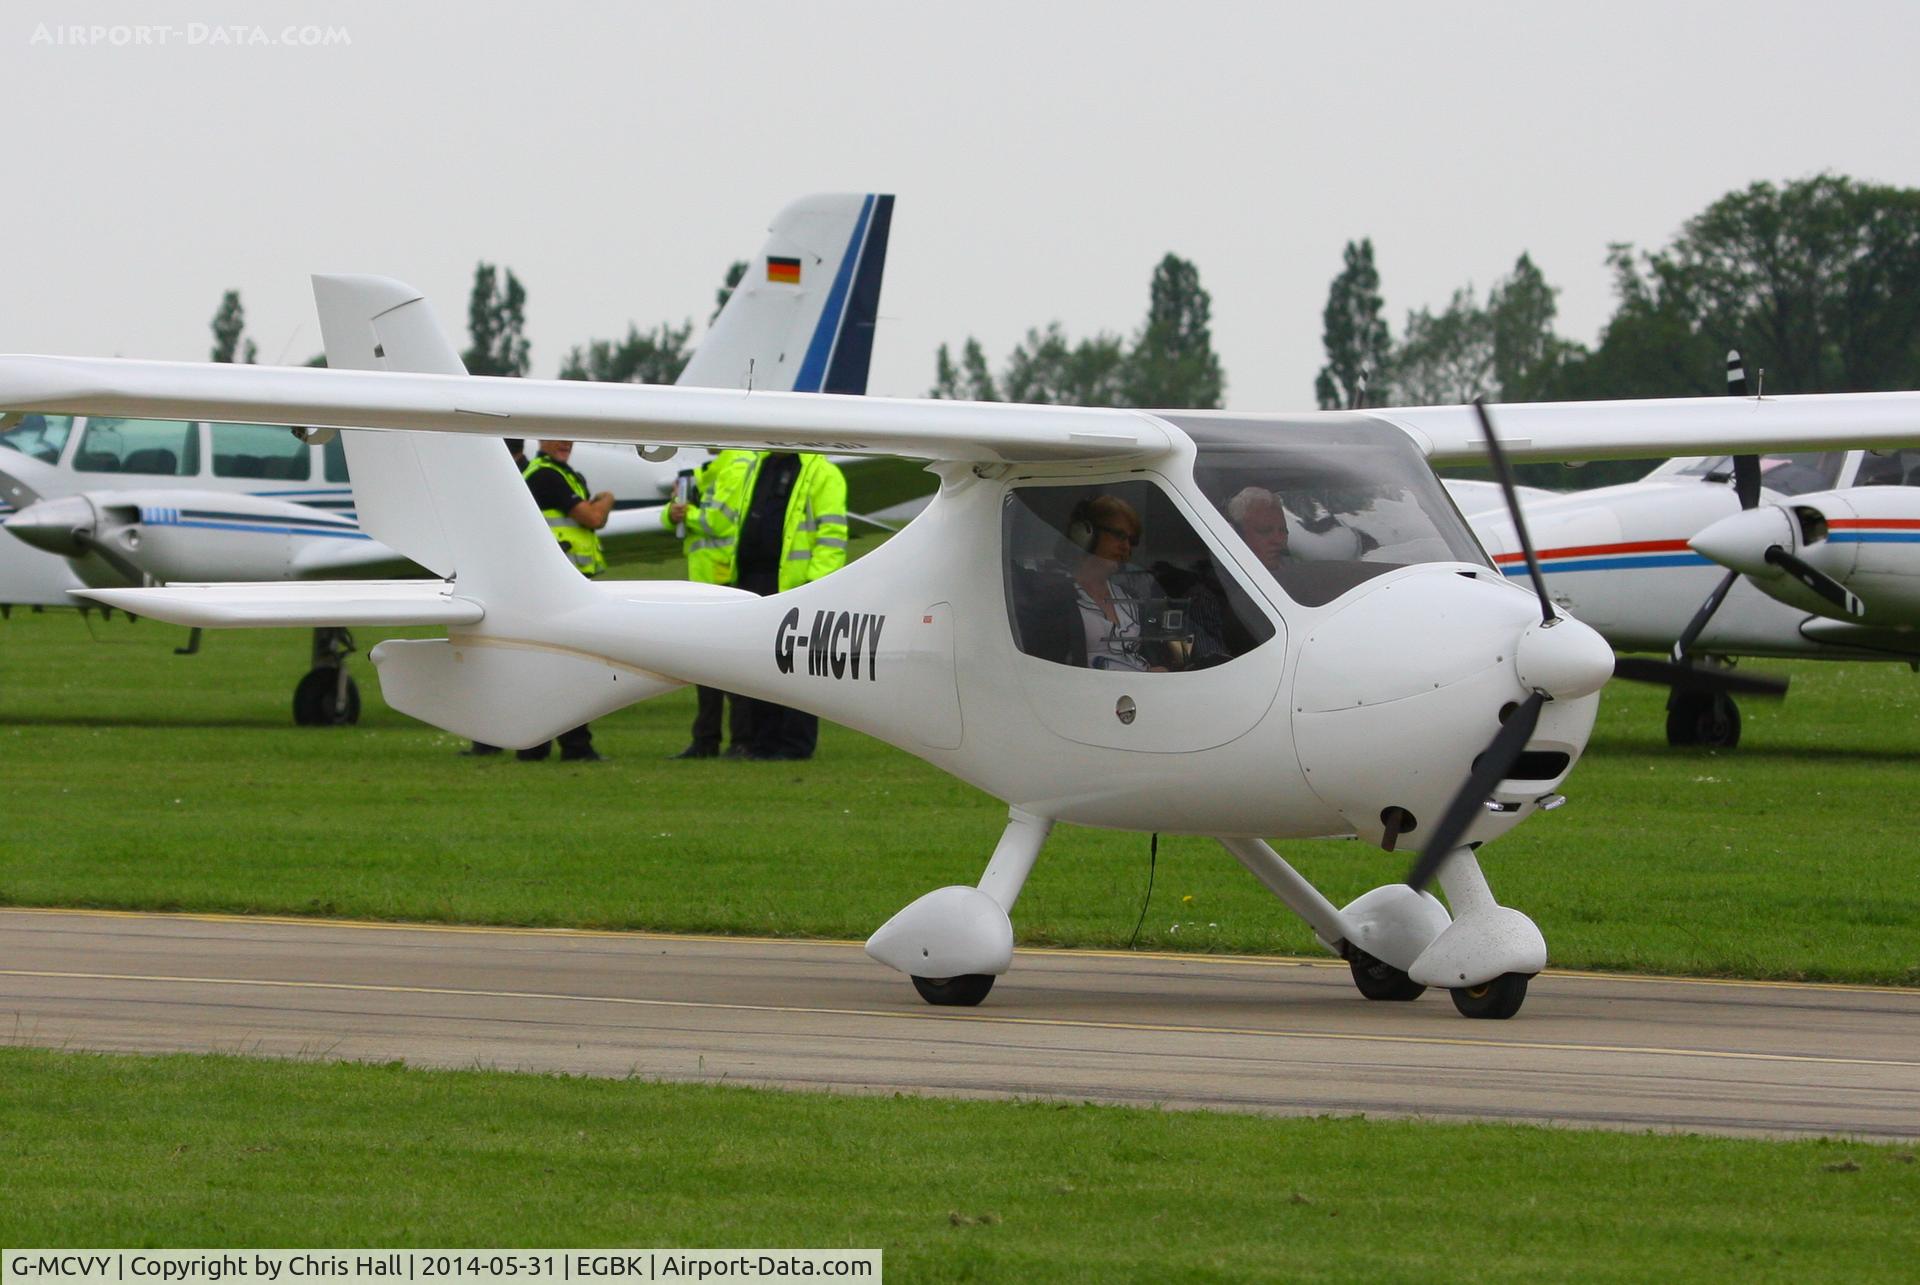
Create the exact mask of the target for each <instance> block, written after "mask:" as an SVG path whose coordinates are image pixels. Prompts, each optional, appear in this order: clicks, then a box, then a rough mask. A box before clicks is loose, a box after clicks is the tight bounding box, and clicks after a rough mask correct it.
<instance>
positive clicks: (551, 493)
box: [520, 441, 613, 576]
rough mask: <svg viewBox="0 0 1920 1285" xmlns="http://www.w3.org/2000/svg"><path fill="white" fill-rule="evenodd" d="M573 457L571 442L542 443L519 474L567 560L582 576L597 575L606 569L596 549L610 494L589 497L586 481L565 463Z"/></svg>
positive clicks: (609, 509)
mask: <svg viewBox="0 0 1920 1285" xmlns="http://www.w3.org/2000/svg"><path fill="white" fill-rule="evenodd" d="M572 454H573V443H572V442H556V441H543V442H541V443H540V453H539V454H538V455H536V456H534V457H533V458H532V459H531V460H528V461H527V467H526V469H525V470H524V471H523V472H522V473H521V474H520V476H522V477H524V478H525V479H526V480H527V489H528V490H530V491H532V492H533V498H534V502H535V503H537V504H538V505H539V506H540V516H541V517H543V518H545V519H546V520H547V526H548V527H549V528H551V529H552V531H553V536H554V539H556V540H558V541H559V542H560V547H561V548H562V549H565V550H566V551H567V557H569V558H571V559H572V560H573V565H574V566H575V567H577V568H579V570H580V574H581V575H583V576H597V575H599V574H600V573H601V572H602V571H605V570H606V569H607V556H606V554H605V553H603V552H601V549H600V528H601V527H603V526H605V525H606V524H607V515H608V514H610V513H612V512H613V492H611V491H602V492H600V494H598V495H595V496H591V497H589V495H588V493H587V479H586V478H584V477H581V476H580V474H578V473H576V472H575V471H574V469H573V466H572V465H571V464H568V463H567V460H568V458H569V457H570V456H572Z"/></svg>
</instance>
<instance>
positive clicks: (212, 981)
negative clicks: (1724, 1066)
mask: <svg viewBox="0 0 1920 1285" xmlns="http://www.w3.org/2000/svg"><path fill="white" fill-rule="evenodd" d="M774 940H777V939H774ZM0 977H37V978H45V979H52V980H72V981H99V982H146V983H151V984H156V985H175V986H237V987H251V988H261V989H269V990H273V989H279V990H325V991H355V992H360V993H368V994H383V995H440V996H447V997H452V998H459V999H510V1000H544V1001H550V1002H557V1003H576V1004H615V1005H621V1006H624V1007H631V1008H679V1009H705V1010H710V1011H715V1012H729V1013H778V1014H783V1015H788V1016H802V1017H870V1018H888V1019H891V1020H894V1021H915V1022H980V1023H986V1024H989V1025H997V1026H1036V1027H1047V1028H1052V1029H1065V1030H1092V1031H1139V1032H1147V1033H1152V1034H1167V1035H1229V1036H1247V1037H1255V1038H1260V1039H1296V1040H1334V1041H1342V1042H1358V1043H1367V1044H1422V1045H1440V1046H1446V1047H1451V1048H1497V1049H1510V1050H1515V1051H1522V1052H1524V1051H1530V1050H1531V1051H1538V1052H1557V1053H1608V1054H1635V1055H1640V1056H1656V1057H1684V1058H1701V1059H1706V1060H1709V1061H1725V1062H1799V1063H1816V1064H1818V1065H1821V1066H1892V1067H1912V1068H1916V1069H1920V1061H1903V1060H1900V1059H1896V1058H1863V1057H1824V1056H1821V1055H1818V1054H1805V1053H1742V1052H1735V1051H1724V1050H1714V1049H1686V1048H1669V1047H1664V1046H1660V1045H1632V1044H1573V1043H1564V1042H1553V1041H1528V1040H1492V1039H1471V1038H1467V1037H1462V1036H1447V1035H1391V1034H1381V1033H1369V1032H1348V1031H1311V1030H1288V1029H1283V1028H1275V1029H1263V1028H1260V1027H1250V1026H1199V1025H1193V1026H1189V1025H1184V1024H1181V1023H1175V1022H1116V1021H1094V1020H1091V1019H1087V1018H1065V1017H1016V1016H1012V1015H1002V1014H997V1013H942V1012H931V1011H926V1010H921V1009H881V1008H809V1007H807V1006H805V1005H797V1004H731V1003H723V1002H720V1001H716V1000H682V999H643V998H640V997H637V996H626V995H569V994H564V993H560V992H553V991H501V990H480V989H466V988H462V987H453V986H395V985H386V984H379V983H372V982H315V981H277V980H272V979H268V978H255V977H185V976H170V975H167V974H144V973H82V972H65V971H55V970H42V969H31V968H0Z"/></svg>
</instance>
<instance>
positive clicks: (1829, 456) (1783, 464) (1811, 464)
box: [1677, 451, 1847, 495]
mask: <svg viewBox="0 0 1920 1285" xmlns="http://www.w3.org/2000/svg"><path fill="white" fill-rule="evenodd" d="M1846 461H1847V453H1846V452H1845V451H1806V452H1803V453H1801V454H1798V455H1762V456H1761V457H1760V485H1762V486H1764V487H1766V488H1767V489H1768V490H1769V491H1778V492H1779V493H1780V494H1781V495H1807V494H1810V493H1811V492H1814V491H1831V490H1832V489H1833V488H1834V487H1836V486H1838V485H1840V466H1841V465H1842V464H1844V463H1846ZM1677 476H1679V477H1698V478H1704V479H1706V480H1707V481H1709V482H1731V481H1732V480H1733V456H1731V455H1713V456H1709V457H1708V458H1706V459H1703V460H1697V461H1695V462H1694V463H1692V464H1689V465H1687V466H1686V467H1685V468H1683V469H1681V470H1679V472H1678V474H1677Z"/></svg>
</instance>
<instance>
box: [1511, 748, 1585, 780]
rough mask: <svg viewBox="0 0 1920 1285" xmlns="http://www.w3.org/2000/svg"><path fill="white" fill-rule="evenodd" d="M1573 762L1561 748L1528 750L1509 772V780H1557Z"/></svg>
mask: <svg viewBox="0 0 1920 1285" xmlns="http://www.w3.org/2000/svg"><path fill="white" fill-rule="evenodd" d="M1572 762H1573V760H1572V759H1571V758H1569V757H1568V756H1567V755H1566V754H1563V753H1561V752H1560V751H1559V750H1528V751H1526V752H1525V753H1523V754H1521V756H1520V758H1519V761H1517V762H1516V763H1514V765H1513V771H1511V772H1509V773H1507V779H1508V780H1509V781H1556V780H1558V779H1560V777H1561V776H1563V775H1565V773H1566V770H1567V767H1568V766H1569V765H1570V764H1571V763H1572Z"/></svg>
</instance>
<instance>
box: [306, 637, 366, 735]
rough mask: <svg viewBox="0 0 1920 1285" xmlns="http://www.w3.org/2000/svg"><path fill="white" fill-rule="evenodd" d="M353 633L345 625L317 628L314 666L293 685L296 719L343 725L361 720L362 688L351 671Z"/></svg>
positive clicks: (308, 724)
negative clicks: (355, 683)
mask: <svg viewBox="0 0 1920 1285" xmlns="http://www.w3.org/2000/svg"><path fill="white" fill-rule="evenodd" d="M353 651H354V646H353V635H352V634H350V633H348V632H347V631H346V630H344V629H337V628H326V629H316V630H314V631H313V668H312V669H310V670H308V671H307V676H306V677H305V678H302V679H301V680H300V682H299V685H298V686H296V687H295V688H294V689H293V721H294V722H295V723H298V724H299V725H300V726H301V727H340V726H344V725H346V724H349V723H357V722H359V721H360V689H359V688H358V687H356V686H355V685H354V682H353V675H351V674H349V673H348V672H347V664H346V662H347V657H348V656H350V655H352V654H353Z"/></svg>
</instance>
